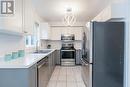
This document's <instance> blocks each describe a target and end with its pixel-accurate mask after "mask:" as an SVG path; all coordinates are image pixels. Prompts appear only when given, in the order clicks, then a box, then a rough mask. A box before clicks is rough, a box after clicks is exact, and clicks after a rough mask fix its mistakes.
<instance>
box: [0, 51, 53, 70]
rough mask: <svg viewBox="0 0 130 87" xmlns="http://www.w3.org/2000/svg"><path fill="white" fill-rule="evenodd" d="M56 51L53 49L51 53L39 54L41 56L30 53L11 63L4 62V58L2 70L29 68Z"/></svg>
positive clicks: (1, 63)
mask: <svg viewBox="0 0 130 87" xmlns="http://www.w3.org/2000/svg"><path fill="white" fill-rule="evenodd" d="M54 51H55V49H51V51H50V52H49V53H43V54H42V53H39V54H33V53H28V54H26V55H25V57H21V58H17V59H14V60H11V61H4V58H3V59H1V60H0V69H2V68H3V69H4V68H29V67H31V66H32V65H34V64H36V63H37V62H38V61H40V60H41V59H43V58H44V57H46V56H48V55H49V54H51V53H52V52H54Z"/></svg>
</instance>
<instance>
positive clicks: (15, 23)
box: [0, 0, 23, 33]
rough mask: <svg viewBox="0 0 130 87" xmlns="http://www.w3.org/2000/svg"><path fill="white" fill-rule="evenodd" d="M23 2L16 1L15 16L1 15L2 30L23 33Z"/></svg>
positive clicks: (0, 28)
mask: <svg viewBox="0 0 130 87" xmlns="http://www.w3.org/2000/svg"><path fill="white" fill-rule="evenodd" d="M22 1H23V0H15V1H14V5H15V7H14V14H8V15H6V14H0V30H8V31H13V32H19V33H22V27H23V26H22V22H23V20H22V17H23V12H22V10H23V2H22Z"/></svg>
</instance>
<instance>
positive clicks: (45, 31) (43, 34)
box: [40, 23, 50, 39]
mask: <svg viewBox="0 0 130 87" xmlns="http://www.w3.org/2000/svg"><path fill="white" fill-rule="evenodd" d="M40 39H50V26H49V24H48V23H40Z"/></svg>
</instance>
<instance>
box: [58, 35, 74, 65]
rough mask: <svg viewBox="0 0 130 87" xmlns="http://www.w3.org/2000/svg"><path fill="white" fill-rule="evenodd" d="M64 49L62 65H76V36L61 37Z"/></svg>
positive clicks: (62, 50) (62, 51) (61, 52)
mask: <svg viewBox="0 0 130 87" xmlns="http://www.w3.org/2000/svg"><path fill="white" fill-rule="evenodd" d="M61 40H62V47H61V51H60V55H61V65H68V66H69V65H75V62H76V50H75V48H74V43H73V42H74V40H75V36H74V34H70V35H61Z"/></svg>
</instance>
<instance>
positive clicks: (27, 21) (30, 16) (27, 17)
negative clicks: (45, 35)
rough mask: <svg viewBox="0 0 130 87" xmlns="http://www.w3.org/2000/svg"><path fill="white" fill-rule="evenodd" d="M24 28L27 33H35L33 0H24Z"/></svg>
mask: <svg viewBox="0 0 130 87" xmlns="http://www.w3.org/2000/svg"><path fill="white" fill-rule="evenodd" d="M23 6H24V10H23V12H24V16H23V17H24V21H23V24H24V29H23V32H24V33H26V34H30V35H31V34H33V29H34V24H35V22H34V8H33V3H32V0H24V5H23Z"/></svg>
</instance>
